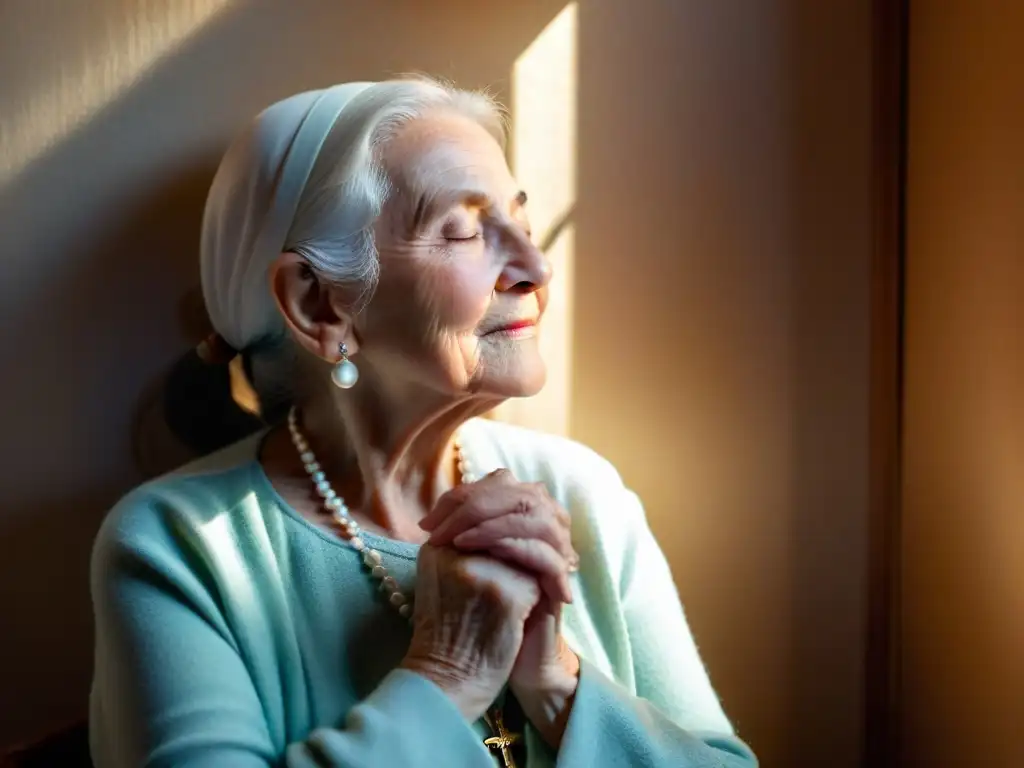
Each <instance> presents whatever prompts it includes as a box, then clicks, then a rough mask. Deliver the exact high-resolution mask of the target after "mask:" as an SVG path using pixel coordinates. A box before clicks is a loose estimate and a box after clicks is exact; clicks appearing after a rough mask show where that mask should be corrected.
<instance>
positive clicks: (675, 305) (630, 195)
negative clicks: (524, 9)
mask: <svg viewBox="0 0 1024 768" xmlns="http://www.w3.org/2000/svg"><path fill="white" fill-rule="evenodd" d="M869 5H870V4H869V3H864V2H856V0H841V1H840V0H830V2H828V3H822V2H802V3H783V4H777V3H750V2H743V1H741V0H734V1H732V2H714V3H705V2H671V1H670V0H665V1H664V2H657V3H655V2H647V3H640V4H630V3H621V2H615V0H591V1H590V2H584V3H582V4H581V7H580V106H579V110H580V113H579V118H580V159H579V168H580V179H579V208H578V210H579V213H578V217H577V243H576V246H577V247H576V286H575V287H576V291H575V302H576V312H575V316H574V328H575V334H576V335H575V340H574V344H575V356H574V370H575V385H574V390H573V410H572V421H571V424H572V431H573V432H574V434H576V435H577V436H578V437H580V438H581V439H583V440H585V441H587V442H589V443H591V444H592V445H594V446H596V447H598V448H599V449H600V450H602V451H603V452H604V453H606V454H607V455H608V456H610V457H611V458H612V459H613V460H614V461H615V462H616V464H617V465H618V466H619V468H620V469H621V471H622V472H623V474H624V475H625V477H626V479H627V480H628V481H629V482H630V483H632V484H633V485H634V486H636V487H637V488H638V489H639V491H640V492H641V495H642V496H643V497H644V499H645V500H646V503H647V507H648V509H649V514H650V517H651V519H652V524H653V526H654V529H655V531H656V533H657V535H658V536H659V538H660V540H661V542H662V543H663V545H664V547H665V549H666V550H667V551H668V552H669V553H670V555H671V559H672V565H673V567H674V570H675V575H676V579H677V582H678V584H679V587H680V590H681V592H682V595H683V598H684V602H685V603H686V605H687V606H688V608H689V612H690V615H691V618H692V621H693V624H694V628H695V631H696V633H697V639H698V642H699V643H700V644H701V647H702V649H703V651H704V654H705V656H706V659H707V661H708V662H709V663H710V666H711V669H712V671H713V673H714V676H715V680H716V682H717V685H718V687H719V689H720V692H721V694H722V696H723V697H724V700H725V705H726V707H727V709H728V710H729V712H730V713H731V714H732V715H733V717H734V719H735V720H736V721H737V724H738V727H739V729H740V731H741V733H744V734H746V735H747V736H748V737H749V738H750V739H751V740H752V741H753V742H754V744H755V745H756V746H757V748H758V750H759V753H760V754H761V756H762V759H763V762H764V764H765V765H766V766H824V765H828V766H830V768H840V767H841V766H853V765H857V764H858V755H859V750H860V739H861V706H862V689H863V683H862V676H863V659H864V644H863V639H864V614H865V610H866V605H865V589H866V587H865V583H866V582H865V556H866V555H865V552H866V549H865V547H866V544H865V541H866V511H865V510H866V505H867V452H868V443H867V439H868V433H867V429H868V418H867V417H868V397H867V392H868V381H869V379H868V352H869V350H868V326H869V323H868V320H869V294H868V287H869V286H868V280H869V261H870V259H869V257H870V248H871V246H870V243H871V218H870V210H871V209H870V164H871V143H870V128H871V90H870V82H871V80H870V78H871V26H870V25H871V18H870V14H869V10H870V9H869ZM638 8H643V9H644V10H643V12H642V13H639V12H638V11H637V9H638ZM826 755H827V757H826Z"/></svg>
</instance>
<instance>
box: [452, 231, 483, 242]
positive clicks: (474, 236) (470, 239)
mask: <svg viewBox="0 0 1024 768" xmlns="http://www.w3.org/2000/svg"><path fill="white" fill-rule="evenodd" d="M483 237H484V233H483V232H474V233H473V234H471V235H469V236H467V237H451V236H449V235H445V238H444V239H445V240H446V241H448V242H449V243H472V242H473V241H474V240H482V239H483Z"/></svg>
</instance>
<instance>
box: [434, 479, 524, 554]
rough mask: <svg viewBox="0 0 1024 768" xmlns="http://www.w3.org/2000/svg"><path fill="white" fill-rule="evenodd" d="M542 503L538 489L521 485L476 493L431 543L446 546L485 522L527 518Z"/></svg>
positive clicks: (444, 522)
mask: <svg viewBox="0 0 1024 768" xmlns="http://www.w3.org/2000/svg"><path fill="white" fill-rule="evenodd" d="M542 502H543V498H542V496H541V495H540V493H539V492H538V491H537V489H535V488H532V487H530V486H527V485H523V484H521V483H515V484H513V485H502V486H498V487H495V488H491V489H487V490H481V491H480V492H479V493H474V494H473V495H472V496H470V497H469V498H468V499H466V501H465V502H464V503H463V504H462V505H461V506H460V507H459V508H458V509H456V510H455V511H454V512H451V513H450V514H449V515H448V517H446V518H445V519H444V520H443V521H442V522H441V523H440V524H439V525H438V526H437V527H436V528H434V530H433V531H431V533H430V539H429V541H430V543H431V544H434V545H435V546H443V545H442V542H444V544H448V543H449V542H451V541H452V540H453V539H454V538H455V537H456V536H458V535H459V534H460V533H462V532H464V531H468V530H469V529H470V528H475V527H476V526H478V525H480V524H481V523H482V522H484V521H485V520H490V519H492V518H496V517H500V516H503V515H528V514H530V513H531V512H533V510H534V509H535V508H536V507H538V506H539V505H540V504H541V503H542Z"/></svg>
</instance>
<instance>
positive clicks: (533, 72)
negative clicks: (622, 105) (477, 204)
mask: <svg viewBox="0 0 1024 768" xmlns="http://www.w3.org/2000/svg"><path fill="white" fill-rule="evenodd" d="M576 28H577V11H576V3H570V4H569V5H567V6H566V7H565V8H564V9H563V10H562V11H561V13H559V15H558V16H557V17H555V19H554V20H552V22H551V23H550V24H548V26H547V27H546V28H545V29H544V31H543V32H541V33H540V35H538V37H537V39H536V40H534V41H533V43H531V44H530V46H529V48H527V49H526V50H525V51H524V52H523V53H522V55H521V56H520V57H519V58H518V59H517V60H516V63H515V65H514V67H513V70H512V104H511V108H512V136H511V139H512V141H511V155H510V157H511V165H512V171H513V173H514V174H515V175H516V178H517V179H518V180H519V183H520V184H521V185H522V187H523V189H525V190H526V191H527V193H528V194H529V198H530V199H529V204H528V210H529V212H530V221H531V224H532V226H533V232H534V238H535V241H536V242H537V243H538V244H540V245H542V246H543V247H546V249H547V254H548V257H549V258H550V259H551V262H552V265H553V267H554V273H555V278H554V281H553V282H552V285H551V298H550V303H549V304H548V310H547V315H546V317H545V320H544V326H543V332H542V336H541V352H542V354H543V355H544V359H545V360H546V362H547V366H548V383H547V386H546V387H545V388H544V391H543V392H541V393H540V394H539V395H537V396H536V397H532V398H530V399H528V400H514V401H510V402H508V403H505V404H504V405H502V406H501V408H499V409H498V411H497V413H496V415H497V417H498V418H500V419H502V420H504V421H511V422H514V423H517V424H522V425H524V426H528V427H532V428H535V429H541V430H544V431H545V432H553V433H556V434H566V433H567V432H568V430H569V393H570V375H571V369H570V360H571V357H572V354H571V353H572V345H571V342H572V327H571V317H572V314H571V313H572V306H571V299H572V284H573V279H572V275H573V240H574V238H573V224H572V211H573V206H574V203H575V200H576V78H577V74H576V35H577V33H576Z"/></svg>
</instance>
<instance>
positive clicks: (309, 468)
mask: <svg viewBox="0 0 1024 768" xmlns="http://www.w3.org/2000/svg"><path fill="white" fill-rule="evenodd" d="M288 431H289V432H290V433H291V436H292V443H293V444H294V445H295V450H296V451H298V453H299V458H300V459H301V460H302V465H303V466H304V467H305V469H306V472H307V473H308V474H309V478H310V480H312V481H313V485H314V486H315V488H316V492H317V493H318V494H319V495H320V498H322V499H323V505H324V510H326V511H327V512H328V514H330V516H331V519H332V520H333V521H334V523H335V524H336V525H337V526H338V529H339V530H340V532H341V534H342V536H343V537H344V538H345V540H346V541H347V542H348V544H349V546H351V547H352V548H353V549H354V550H356V551H357V552H360V553H362V556H363V564H364V565H366V567H367V568H368V569H369V572H370V578H372V579H376V580H378V581H379V582H380V587H379V588H380V591H381V592H383V593H384V594H385V595H386V596H387V600H388V602H389V603H390V604H391V605H392V606H394V607H395V608H397V609H398V612H399V613H400V614H401V615H402V616H403V617H404V618H406V619H409V618H411V617H412V601H411V600H410V598H409V597H407V596H406V595H404V594H402V591H401V590H400V589H399V588H398V582H397V581H395V579H394V577H392V576H391V575H390V574H389V573H388V569H387V568H386V567H385V566H384V564H383V558H381V555H380V552H378V551H377V550H375V549H373V548H372V547H370V546H369V545H367V543H366V542H365V541H364V540H363V538H362V536H361V535H360V534H361V533H362V528H361V527H360V525H359V523H357V522H356V521H355V520H353V519H352V516H351V515H350V514H349V509H348V506H347V505H346V504H345V500H344V499H342V498H341V497H340V496H339V495H338V494H337V493H336V492H335V490H334V489H333V488H332V487H331V484H330V482H329V481H328V480H327V477H326V475H325V474H324V471H323V469H322V468H321V467H320V462H318V461H317V459H316V454H314V453H313V449H312V448H310V447H309V441H308V440H306V436H305V435H303V434H302V430H301V429H300V428H299V417H298V411H297V410H296V409H295V407H294V406H293V407H292V409H291V410H290V411H289V412H288ZM455 457H456V459H457V460H458V467H459V473H460V474H461V480H462V483H463V484H464V485H465V484H468V483H472V482H473V481H474V480H475V479H476V478H475V475H474V474H473V471H472V468H471V467H470V464H469V461H468V460H467V458H466V455H465V454H464V453H463V452H462V444H461V442H460V441H459V438H458V437H456V438H455Z"/></svg>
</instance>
